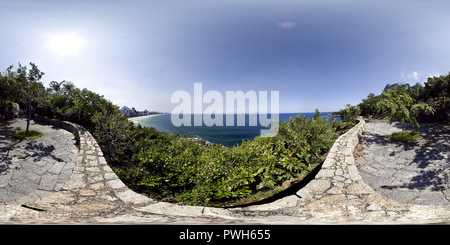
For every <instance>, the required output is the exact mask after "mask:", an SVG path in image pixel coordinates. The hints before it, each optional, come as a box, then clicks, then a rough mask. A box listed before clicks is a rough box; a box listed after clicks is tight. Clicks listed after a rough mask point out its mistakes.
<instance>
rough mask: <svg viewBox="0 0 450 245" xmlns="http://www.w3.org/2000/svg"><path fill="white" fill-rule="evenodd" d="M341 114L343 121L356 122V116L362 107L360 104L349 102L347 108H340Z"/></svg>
mask: <svg viewBox="0 0 450 245" xmlns="http://www.w3.org/2000/svg"><path fill="white" fill-rule="evenodd" d="M339 114H340V115H341V120H342V121H343V122H346V123H352V124H356V117H357V116H359V114H361V109H360V108H359V107H358V106H354V105H353V106H352V105H350V104H347V105H346V106H345V109H340V110H339Z"/></svg>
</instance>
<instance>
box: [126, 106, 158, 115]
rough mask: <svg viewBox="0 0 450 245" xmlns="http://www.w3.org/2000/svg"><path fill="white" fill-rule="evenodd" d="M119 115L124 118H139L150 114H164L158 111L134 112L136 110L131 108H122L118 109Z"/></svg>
mask: <svg viewBox="0 0 450 245" xmlns="http://www.w3.org/2000/svg"><path fill="white" fill-rule="evenodd" d="M120 113H121V114H122V115H124V116H126V117H139V116H147V115H152V114H166V113H165V112H158V111H149V110H144V111H136V108H134V107H132V108H131V109H130V108H129V107H128V106H123V107H122V108H121V109H120Z"/></svg>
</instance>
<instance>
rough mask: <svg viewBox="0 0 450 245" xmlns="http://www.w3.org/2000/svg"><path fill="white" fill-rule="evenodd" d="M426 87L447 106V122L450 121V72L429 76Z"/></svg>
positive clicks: (440, 102) (443, 105)
mask: <svg viewBox="0 0 450 245" xmlns="http://www.w3.org/2000/svg"><path fill="white" fill-rule="evenodd" d="M425 88H426V89H427V90H428V91H429V93H430V95H431V96H432V97H435V98H436V99H437V101H438V102H439V104H440V106H442V107H444V108H445V112H446V116H447V123H450V73H449V74H448V75H446V76H439V77H429V78H428V79H427V81H426V82H425Z"/></svg>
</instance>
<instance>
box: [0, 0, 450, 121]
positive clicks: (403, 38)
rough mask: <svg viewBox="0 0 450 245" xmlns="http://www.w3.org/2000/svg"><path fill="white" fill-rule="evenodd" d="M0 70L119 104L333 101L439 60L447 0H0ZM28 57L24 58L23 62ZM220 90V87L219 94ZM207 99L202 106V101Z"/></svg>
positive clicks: (432, 71) (304, 104)
mask: <svg viewBox="0 0 450 245" xmlns="http://www.w3.org/2000/svg"><path fill="white" fill-rule="evenodd" d="M0 9H1V10H2V14H1V15H0V23H2V25H0V33H1V36H2V38H1V39H0V47H1V49H0V70H1V71H4V70H5V69H6V68H7V67H8V66H9V65H11V64H13V65H15V67H17V63H18V62H21V64H22V65H28V64H29V63H30V62H34V63H35V64H36V65H37V66H38V67H39V68H40V69H41V70H42V71H44V72H45V75H44V76H43V78H42V82H43V83H44V84H45V85H46V86H47V85H48V84H49V83H50V82H51V81H62V80H68V81H72V82H73V83H74V84H75V85H76V86H77V87H80V88H87V89H89V90H91V91H94V92H96V93H99V94H101V95H104V96H105V98H107V99H109V100H111V101H112V102H114V103H115V104H117V105H119V106H124V105H126V106H128V107H135V108H136V109H137V110H144V109H148V110H158V111H166V112H171V111H172V110H173V109H174V108H175V107H176V106H177V105H178V104H174V103H171V96H172V94H173V93H175V92H176V91H178V90H184V91H187V92H189V93H191V95H192V96H193V91H194V83H202V89H203V93H205V92H207V91H210V90H216V91H219V92H220V93H221V94H222V95H223V96H224V97H225V94H226V91H238V90H242V91H244V92H247V91H250V90H253V91H256V92H258V91H268V93H269V94H270V91H279V96H280V100H279V104H280V112H282V113H287V112H295V113H297V112H313V111H314V109H315V108H318V109H319V110H320V111H322V112H325V111H336V110H339V109H341V108H344V107H345V105H346V104H352V105H355V104H358V103H360V102H361V99H363V98H366V97H367V95H368V94H369V93H375V94H380V93H381V91H382V89H383V88H384V87H385V86H386V84H388V83H390V84H393V83H410V84H415V83H416V82H424V81H426V78H427V77H428V76H438V75H442V74H448V72H449V71H450V58H449V57H450V45H449V44H450V25H449V23H450V15H449V14H448V10H449V9H450V1H447V0H442V1H439V0H435V1H433V0H428V1H419V0H407V1H406V0H405V1H399V0H390V1H384V0H377V1H375V0H374V1H367V0H347V1H346V0H342V1H340V0H328V1H327V0H325V1H317V0H316V1H313V0H304V1H301V0H295V1H290V0H269V1H263V0H258V1H256V0H214V1H212V0H153V1H135V0H127V1H110V0H108V1H83V0H81V1H80V0H78V1H50V0H40V1H39V0H35V1H22V0H14V1H12V0H11V1H10V0H3V1H1V2H0ZM28 66H29V65H28ZM224 99H225V98H224ZM207 106H208V104H205V105H204V108H206V107H207Z"/></svg>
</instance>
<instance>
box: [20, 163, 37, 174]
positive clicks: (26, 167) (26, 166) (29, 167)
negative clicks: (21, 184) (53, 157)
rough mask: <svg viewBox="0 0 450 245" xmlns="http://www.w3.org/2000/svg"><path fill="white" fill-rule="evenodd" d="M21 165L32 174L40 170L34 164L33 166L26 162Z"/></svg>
mask: <svg viewBox="0 0 450 245" xmlns="http://www.w3.org/2000/svg"><path fill="white" fill-rule="evenodd" d="M19 164H20V166H21V167H22V168H23V169H24V170H25V171H27V172H32V171H33V170H35V169H37V168H39V166H36V165H34V164H31V163H28V162H25V161H20V162H19Z"/></svg>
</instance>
